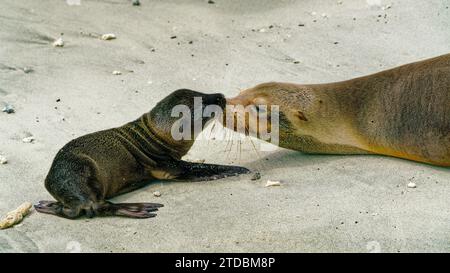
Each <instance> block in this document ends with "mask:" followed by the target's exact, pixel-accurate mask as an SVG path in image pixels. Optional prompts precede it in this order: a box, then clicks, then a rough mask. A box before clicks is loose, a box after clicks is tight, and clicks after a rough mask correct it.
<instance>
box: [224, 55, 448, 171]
mask: <svg viewBox="0 0 450 273" xmlns="http://www.w3.org/2000/svg"><path fill="white" fill-rule="evenodd" d="M261 102H262V103H263V104H264V103H267V104H268V105H275V104H277V105H279V106H280V139H279V145H280V146H281V147H284V148H288V149H293V150H298V151H302V152H306V153H323V154H382V155H389V156H395V157H400V158H405V159H410V160H414V161H419V162H425V163H429V164H434V165H439V166H450V54H448V55H443V56H439V57H436V58H432V59H428V60H425V61H420V62H416V63H411V64H407V65H403V66H400V67H397V68H393V69H390V70H386V71H382V72H379V73H376V74H373V75H369V76H365V77H360V78H355V79H352V80H348V81H342V82H335V83H328V84H312V85H300V84H289V83H265V84H260V85H258V86H256V87H253V88H250V89H248V90H245V91H243V92H242V93H241V94H240V95H239V96H237V97H235V98H232V99H228V103H230V104H236V105H237V104H242V105H250V104H258V103H261Z"/></svg>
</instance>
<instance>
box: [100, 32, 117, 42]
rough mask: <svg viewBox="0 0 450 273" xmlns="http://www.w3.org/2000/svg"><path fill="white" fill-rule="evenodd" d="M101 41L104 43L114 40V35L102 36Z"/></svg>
mask: <svg viewBox="0 0 450 273" xmlns="http://www.w3.org/2000/svg"><path fill="white" fill-rule="evenodd" d="M101 39H102V40H105V41H108V40H114V39H116V35H115V34H114V33H107V34H103V35H102V37H101Z"/></svg>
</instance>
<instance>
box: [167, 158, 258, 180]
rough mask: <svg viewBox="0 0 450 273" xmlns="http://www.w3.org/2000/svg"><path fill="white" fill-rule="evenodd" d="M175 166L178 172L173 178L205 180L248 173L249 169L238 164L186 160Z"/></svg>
mask: <svg viewBox="0 0 450 273" xmlns="http://www.w3.org/2000/svg"><path fill="white" fill-rule="evenodd" d="M176 167H177V169H178V170H176V171H178V173H177V175H176V178H175V180H191V181H207V180H216V179H221V178H225V177H229V176H236V175H240V174H245V173H250V170H249V169H247V168H244V167H239V166H227V165H216V164H204V163H192V162H186V161H178V162H177V166H176Z"/></svg>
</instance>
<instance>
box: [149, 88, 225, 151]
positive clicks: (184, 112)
mask: <svg viewBox="0 0 450 273" xmlns="http://www.w3.org/2000/svg"><path fill="white" fill-rule="evenodd" d="M225 105H226V100H225V97H224V95H223V94H220V93H216V94H205V93H201V92H197V91H193V90H189V89H179V90H176V91H174V92H173V93H172V94H170V95H168V96H167V97H165V98H164V99H163V100H161V101H160V102H158V104H156V106H155V107H154V108H153V109H152V110H151V111H150V114H149V117H150V123H151V127H152V129H153V130H154V131H155V133H156V134H158V137H159V138H160V139H162V140H164V142H165V143H167V144H168V145H170V146H171V147H173V148H175V149H176V150H178V151H179V152H180V154H181V155H184V154H186V153H187V151H188V150H189V149H190V148H191V146H192V144H193V143H194V140H195V138H196V137H197V135H198V134H199V133H200V132H201V131H202V130H203V128H204V127H205V126H206V124H207V123H208V122H209V121H210V120H212V119H214V118H221V115H222V114H223V111H224V108H225Z"/></svg>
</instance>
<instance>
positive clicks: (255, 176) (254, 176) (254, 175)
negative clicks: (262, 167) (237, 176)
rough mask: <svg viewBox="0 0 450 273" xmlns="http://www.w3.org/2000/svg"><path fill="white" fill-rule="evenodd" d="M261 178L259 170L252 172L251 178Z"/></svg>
mask: <svg viewBox="0 0 450 273" xmlns="http://www.w3.org/2000/svg"><path fill="white" fill-rule="evenodd" d="M259 179H261V174H260V173H259V172H256V173H254V174H253V176H252V178H251V180H259Z"/></svg>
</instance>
